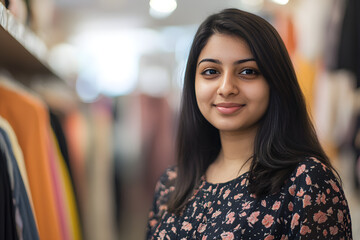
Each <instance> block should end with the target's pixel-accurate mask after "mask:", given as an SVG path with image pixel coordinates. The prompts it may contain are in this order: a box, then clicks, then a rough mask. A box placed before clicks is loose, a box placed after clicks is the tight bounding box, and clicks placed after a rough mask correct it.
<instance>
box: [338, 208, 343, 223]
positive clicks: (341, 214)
mask: <svg viewBox="0 0 360 240" xmlns="http://www.w3.org/2000/svg"><path fill="white" fill-rule="evenodd" d="M337 217H338V222H339V223H342V222H343V221H344V213H343V212H342V211H341V210H339V209H338V213H337Z"/></svg>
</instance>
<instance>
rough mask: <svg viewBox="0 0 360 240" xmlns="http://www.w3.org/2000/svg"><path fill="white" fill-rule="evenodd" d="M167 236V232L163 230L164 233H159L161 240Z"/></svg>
mask: <svg viewBox="0 0 360 240" xmlns="http://www.w3.org/2000/svg"><path fill="white" fill-rule="evenodd" d="M165 234H166V231H165V230H162V231H161V232H160V233H159V237H160V239H161V240H163V239H164V237H165Z"/></svg>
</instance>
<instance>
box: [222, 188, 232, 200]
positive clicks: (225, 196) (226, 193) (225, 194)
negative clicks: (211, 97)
mask: <svg viewBox="0 0 360 240" xmlns="http://www.w3.org/2000/svg"><path fill="white" fill-rule="evenodd" d="M230 192H231V191H230V189H227V190H226V191H225V193H224V195H223V198H224V199H226V198H227V196H229V193H230Z"/></svg>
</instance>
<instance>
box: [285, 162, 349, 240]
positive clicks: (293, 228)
mask: <svg viewBox="0 0 360 240" xmlns="http://www.w3.org/2000/svg"><path fill="white" fill-rule="evenodd" d="M288 186H289V188H288V192H289V194H290V196H292V198H291V200H290V201H289V203H288V211H289V215H288V217H287V219H286V221H285V222H287V224H288V226H289V227H288V229H289V231H290V232H289V234H288V236H289V237H290V236H292V237H290V239H344V240H345V239H346V240H348V239H352V230H351V220H350V212H349V208H348V204H347V201H346V198H345V195H344V192H343V190H342V188H341V186H340V184H339V183H338V181H337V179H336V177H335V176H334V174H333V173H332V171H331V170H330V169H329V168H327V167H326V166H325V165H324V164H322V163H321V162H320V161H318V160H316V159H312V160H309V161H308V162H305V163H303V164H300V166H299V167H298V168H297V169H296V173H295V172H294V175H292V177H291V183H290V184H289V185H288Z"/></svg>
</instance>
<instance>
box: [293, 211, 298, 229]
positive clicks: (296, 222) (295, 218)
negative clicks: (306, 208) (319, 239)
mask: <svg viewBox="0 0 360 240" xmlns="http://www.w3.org/2000/svg"><path fill="white" fill-rule="evenodd" d="M299 218H300V215H299V214H298V213H295V214H294V216H293V218H292V219H291V229H294V228H295V227H296V226H297V225H299Z"/></svg>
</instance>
